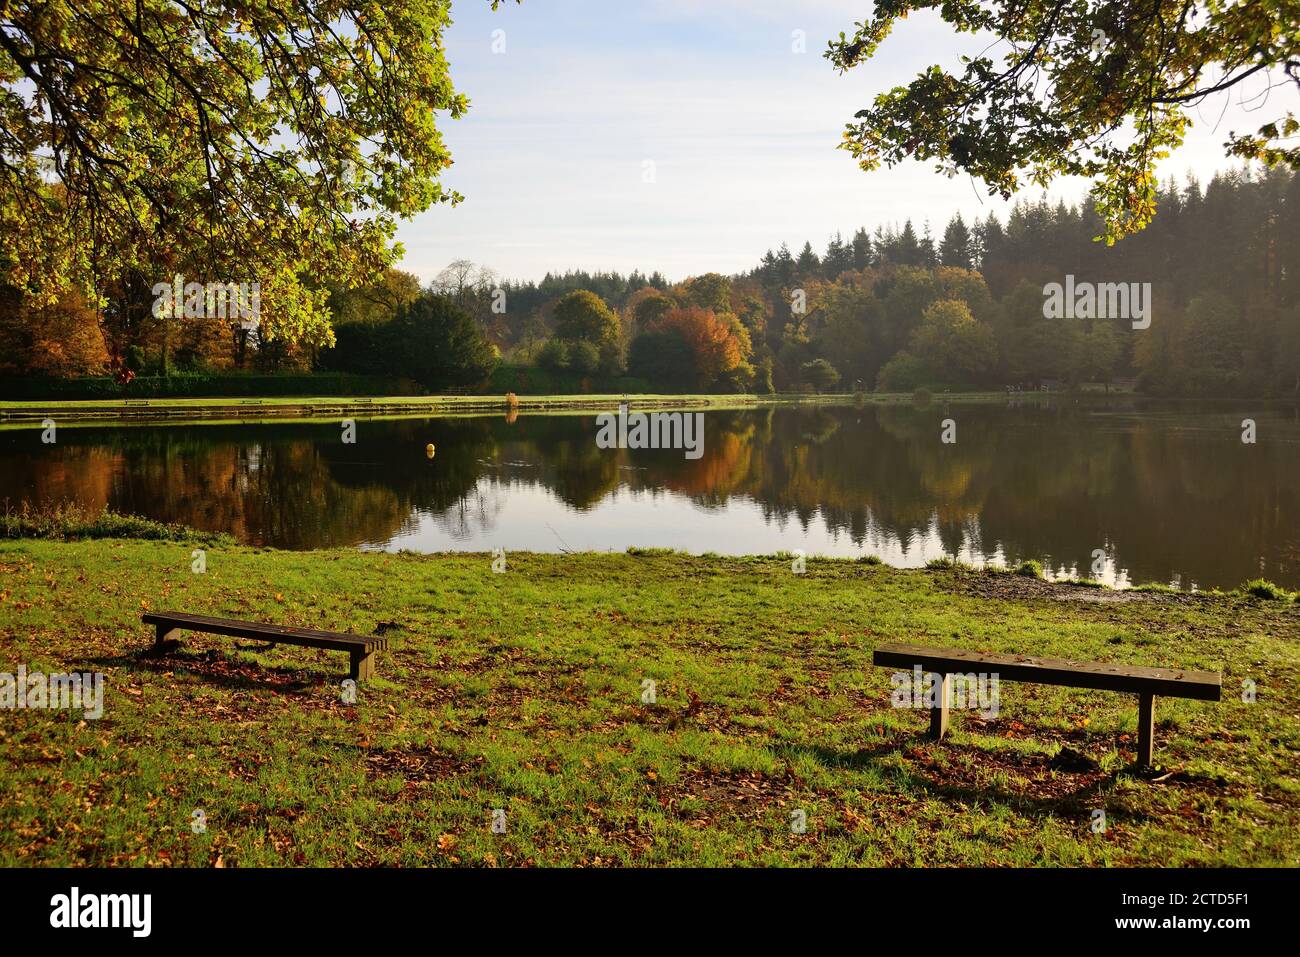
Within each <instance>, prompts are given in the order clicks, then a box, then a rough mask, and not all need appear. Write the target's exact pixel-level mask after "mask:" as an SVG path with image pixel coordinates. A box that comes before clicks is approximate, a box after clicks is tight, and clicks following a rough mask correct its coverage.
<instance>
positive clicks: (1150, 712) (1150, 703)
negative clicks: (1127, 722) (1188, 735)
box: [1138, 694, 1156, 768]
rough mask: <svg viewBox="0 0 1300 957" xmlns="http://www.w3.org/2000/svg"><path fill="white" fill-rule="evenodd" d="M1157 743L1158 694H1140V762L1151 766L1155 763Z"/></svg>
mask: <svg viewBox="0 0 1300 957" xmlns="http://www.w3.org/2000/svg"><path fill="white" fill-rule="evenodd" d="M1155 744H1156V696H1155V695H1153V694H1139V695H1138V764H1139V765H1141V766H1142V767H1144V768H1149V767H1151V765H1152V764H1153V760H1152V759H1153V758H1154V757H1155V750H1156V748H1155Z"/></svg>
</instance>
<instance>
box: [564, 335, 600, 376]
mask: <svg viewBox="0 0 1300 957" xmlns="http://www.w3.org/2000/svg"><path fill="white" fill-rule="evenodd" d="M569 368H570V369H571V370H572V371H574V372H577V373H579V374H580V375H584V376H585V375H590V374H591V373H593V372H596V371H597V370H599V369H600V350H599V349H597V348H596V347H595V346H593V345H592V344H591V343H590V342H570V343H569Z"/></svg>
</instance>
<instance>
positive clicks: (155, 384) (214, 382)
mask: <svg viewBox="0 0 1300 957" xmlns="http://www.w3.org/2000/svg"><path fill="white" fill-rule="evenodd" d="M421 391H422V390H421V389H420V388H419V386H417V385H416V384H415V383H413V382H409V381H407V380H404V379H394V378H390V377H388V376H367V375H352V374H349V373H344V372H325V373H291V374H282V375H249V374H230V375H220V374H209V373H192V372H185V373H177V374H176V375H169V376H140V377H138V378H136V379H132V380H131V382H130V383H129V384H128V385H127V386H126V387H125V388H123V387H122V386H121V385H119V384H118V383H117V382H116V381H115V380H114V379H113V378H112V377H110V376H103V377H94V378H85V379H28V378H14V379H11V378H0V399H7V400H10V401H23V400H26V401H39V400H42V399H49V400H77V399H174V398H224V397H226V396H231V397H268V396H341V395H418V394H420V392H421Z"/></svg>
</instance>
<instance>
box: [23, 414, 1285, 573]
mask: <svg viewBox="0 0 1300 957" xmlns="http://www.w3.org/2000/svg"><path fill="white" fill-rule="evenodd" d="M703 415H704V439H703V448H702V455H700V456H699V457H698V458H695V459H692V458H688V457H687V456H686V455H685V454H684V453H683V451H682V450H667V449H658V450H653V449H647V450H634V449H617V448H615V449H604V448H599V447H598V446H597V443H596V435H597V426H596V421H595V416H594V415H593V414H591V413H586V414H582V415H519V416H509V417H506V416H492V417H471V418H433V419H397V420H391V419H390V420H378V419H377V420H366V419H359V420H357V421H356V434H355V442H354V443H351V444H348V443H345V442H343V440H342V430H341V428H340V425H339V423H337V422H336V423H302V422H283V423H274V424H246V425H202V424H198V425H169V426H119V427H101V426H94V425H88V426H84V427H82V426H74V425H73V424H72V423H68V424H66V425H63V426H60V428H59V429H58V432H57V442H56V443H54V444H51V445H46V444H42V442H41V435H40V430H39V429H38V428H23V429H6V430H3V431H0V500H3V501H6V502H7V503H8V507H10V508H12V507H15V506H16V505H17V504H18V503H21V502H24V501H26V502H31V503H33V504H38V503H48V502H56V501H61V500H73V501H78V502H81V503H83V504H84V505H87V506H89V507H92V508H98V507H103V506H107V507H109V508H112V509H114V510H116V511H120V512H128V513H136V514H140V515H145V516H148V517H150V518H155V519H160V520H163V521H168V522H183V523H185V524H188V525H192V526H195V527H197V528H202V529H211V530H220V531H226V532H230V533H231V534H233V535H234V536H235V537H236V538H238V539H239V540H241V541H244V542H249V543H254V544H259V545H271V546H276V547H280V548H290V549H312V548H324V547H331V546H362V547H368V548H386V549H412V550H417V551H439V550H445V549H458V550H473V551H490V550H492V549H494V548H503V549H505V550H506V552H507V553H509V552H510V551H516V550H531V551H551V552H554V551H564V550H574V551H581V550H598V551H600V550H611V549H614V550H623V549H625V548H628V547H629V546H640V547H662V548H675V549H682V550H686V551H691V552H718V553H724V554H744V553H759V552H775V551H786V552H792V551H794V550H796V549H802V550H803V551H804V552H806V553H807V554H808V555H809V556H815V555H837V556H857V555H869V554H874V555H878V556H880V558H882V559H883V560H884V561H885V562H888V563H889V564H893V565H900V566H919V565H923V564H925V562H927V561H928V560H930V559H932V558H936V557H940V556H944V555H947V556H950V557H955V558H958V559H960V560H963V561H967V562H972V563H976V564H982V563H985V562H1001V563H1015V562H1019V561H1021V560H1024V559H1029V558H1033V559H1037V560H1039V561H1040V562H1042V563H1043V565H1044V566H1045V567H1047V568H1048V569H1049V571H1050V572H1051V573H1052V574H1053V575H1055V576H1058V577H1060V576H1065V577H1069V576H1073V575H1076V574H1077V575H1079V576H1080V577H1094V578H1098V579H1100V580H1102V581H1105V582H1107V583H1108V584H1118V585H1124V584H1133V583H1141V582H1165V583H1171V584H1175V585H1179V586H1181V587H1184V588H1209V587H1235V586H1237V585H1239V584H1241V582H1243V581H1244V580H1246V579H1249V578H1253V577H1257V576H1262V577H1265V578H1269V579H1272V580H1273V581H1276V582H1278V583H1279V584H1283V585H1286V586H1287V587H1290V588H1297V587H1300V411H1298V410H1297V409H1296V408H1293V407H1290V406H1285V407H1279V406H1275V407H1271V408H1269V407H1253V408H1249V409H1247V408H1242V407H1238V406H1232V407H1229V406H1224V405H1219V406H1215V407H1196V406H1190V405H1187V404H1177V405H1175V404H1161V403H1155V402H1144V401H1141V400H1136V399H1118V400H1111V401H1100V400H1086V399H1080V400H1076V399H1073V398H1057V397H1053V398H1051V399H1047V400H1043V399H1041V398H1039V397H1034V398H1032V399H1025V400H1016V399H1012V400H1008V401H1007V402H1005V403H956V402H954V403H952V404H950V405H946V406H945V405H944V404H943V403H942V402H934V403H931V404H929V405H926V406H916V405H913V404H910V403H904V404H867V405H864V406H862V407H860V408H859V407H854V406H852V405H846V406H803V407H776V408H763V409H750V410H743V411H712V412H706V413H703ZM1245 417H1250V418H1252V419H1254V420H1255V423H1256V430H1257V441H1256V442H1255V443H1254V444H1247V443H1243V442H1242V427H1241V422H1242V419H1243V418H1245ZM945 419H952V420H953V421H954V422H955V424H956V435H955V437H956V441H955V442H953V443H951V444H945V443H944V442H943V441H941V433H942V431H943V420H945ZM430 443H432V444H433V445H434V446H435V447H436V452H435V454H434V456H433V457H432V458H430V457H428V455H427V454H426V446H427V445H428V444H430ZM1097 551H1101V552H1103V553H1104V555H1103V556H1102V557H1101V558H1100V561H1101V562H1102V567H1101V571H1100V573H1095V572H1094V563H1095V562H1096V561H1097V560H1098V558H1097V556H1095V554H1094V553H1095V552H1097Z"/></svg>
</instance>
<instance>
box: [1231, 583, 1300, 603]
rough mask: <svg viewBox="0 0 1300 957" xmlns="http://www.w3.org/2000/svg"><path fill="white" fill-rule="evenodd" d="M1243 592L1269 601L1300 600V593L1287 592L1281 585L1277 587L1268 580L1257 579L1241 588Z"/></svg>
mask: <svg viewBox="0 0 1300 957" xmlns="http://www.w3.org/2000/svg"><path fill="white" fill-rule="evenodd" d="M1241 590H1242V591H1243V592H1244V593H1246V594H1247V595H1252V596H1254V597H1255V598H1263V599H1266V600H1268V601H1292V600H1296V599H1300V593H1294V594H1293V593H1292V592H1289V591H1287V590H1286V589H1285V588H1283V587H1282V586H1281V585H1275V584H1273V583H1272V582H1271V581H1269V580H1268V579H1266V578H1255V579H1252V580H1251V581H1248V582H1246V584H1244V585H1242V586H1241Z"/></svg>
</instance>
